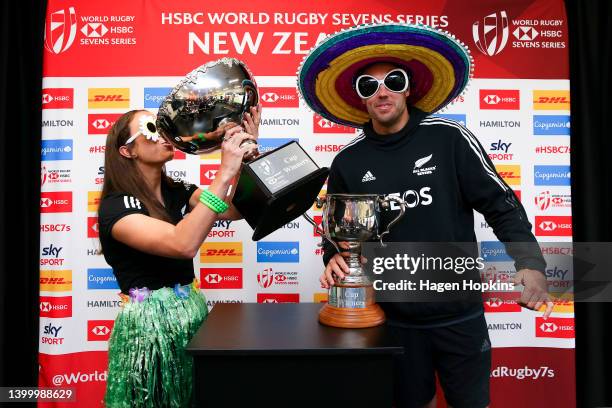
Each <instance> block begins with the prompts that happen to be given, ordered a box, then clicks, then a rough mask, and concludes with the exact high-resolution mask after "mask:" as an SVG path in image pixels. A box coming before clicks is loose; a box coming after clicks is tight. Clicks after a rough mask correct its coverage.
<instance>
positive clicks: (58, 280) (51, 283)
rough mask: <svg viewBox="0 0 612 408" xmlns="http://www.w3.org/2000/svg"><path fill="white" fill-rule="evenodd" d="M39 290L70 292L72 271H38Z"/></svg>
mask: <svg viewBox="0 0 612 408" xmlns="http://www.w3.org/2000/svg"><path fill="white" fill-rule="evenodd" d="M40 290H41V291H46V292H68V291H71V290H72V271H71V270H63V271H40Z"/></svg>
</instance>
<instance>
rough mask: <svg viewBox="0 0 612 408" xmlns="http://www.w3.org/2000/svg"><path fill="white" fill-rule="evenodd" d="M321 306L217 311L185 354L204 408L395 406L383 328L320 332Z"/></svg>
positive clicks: (219, 307) (391, 350) (220, 307)
mask: <svg viewBox="0 0 612 408" xmlns="http://www.w3.org/2000/svg"><path fill="white" fill-rule="evenodd" d="M320 308H321V304H316V303H314V304H313V303H295V304H293V303H284V304H283V303H281V304H247V303H245V304H239V303H218V304H216V305H215V307H214V309H213V310H212V312H211V313H210V315H209V316H208V319H207V320H206V322H204V324H203V325H202V327H200V329H199V330H198V332H197V333H196V334H195V336H194V338H193V339H192V340H191V342H190V343H189V344H188V346H187V352H188V353H190V354H191V355H193V357H194V394H195V404H196V406H198V407H214V408H217V407H223V408H225V407H328V406H330V407H332V406H333V407H338V408H340V407H351V408H355V407H375V408H385V407H391V405H392V394H393V354H395V353H401V352H402V348H401V347H397V346H394V345H392V344H390V343H389V341H388V340H387V337H386V335H385V326H380V327H375V328H369V329H337V328H333V327H327V326H323V325H321V324H319V322H318V320H317V317H318V312H319V309H320Z"/></svg>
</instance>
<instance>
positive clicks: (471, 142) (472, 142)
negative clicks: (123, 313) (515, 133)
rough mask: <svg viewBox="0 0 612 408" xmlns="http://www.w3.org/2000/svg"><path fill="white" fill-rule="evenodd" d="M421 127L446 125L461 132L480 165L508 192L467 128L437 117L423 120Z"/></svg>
mask: <svg viewBox="0 0 612 408" xmlns="http://www.w3.org/2000/svg"><path fill="white" fill-rule="evenodd" d="M420 125H424V126H430V125H445V126H450V127H454V128H456V129H457V130H459V132H460V133H461V136H463V138H464V139H465V140H466V141H467V142H468V144H469V146H470V148H471V149H472V150H473V151H474V154H476V156H477V157H478V159H479V160H480V163H481V164H482V167H483V168H484V170H485V171H486V172H487V174H488V175H489V176H490V177H491V178H492V179H493V180H494V181H495V182H496V183H497V184H499V186H500V187H501V188H502V190H504V191H507V190H508V187H506V184H505V183H504V182H503V180H501V179H500V178H499V176H498V175H497V172H496V171H495V169H493V168H491V166H490V165H489V163H488V162H487V160H486V159H485V156H484V154H485V153H484V152H483V150H482V149H481V147H480V145H479V144H478V141H477V140H476V136H474V135H473V134H472V132H470V131H469V130H468V129H467V128H466V127H464V126H463V125H461V124H460V123H459V122H455V121H453V120H448V119H444V118H437V117H428V118H425V119H423V120H422V121H421V123H420Z"/></svg>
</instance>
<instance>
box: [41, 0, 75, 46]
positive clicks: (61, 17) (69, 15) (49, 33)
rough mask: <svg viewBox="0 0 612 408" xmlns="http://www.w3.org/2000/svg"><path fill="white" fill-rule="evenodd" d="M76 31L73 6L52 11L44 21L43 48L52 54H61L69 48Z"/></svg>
mask: <svg viewBox="0 0 612 408" xmlns="http://www.w3.org/2000/svg"><path fill="white" fill-rule="evenodd" d="M76 32H77V16H76V11H75V10H74V7H69V8H68V9H62V10H57V11H54V12H53V13H51V14H49V16H48V17H47V21H46V22H45V48H46V49H47V51H49V52H50V53H52V54H61V53H62V52H65V51H66V50H68V48H70V46H71V45H72V43H73V42H74V39H75V38H76Z"/></svg>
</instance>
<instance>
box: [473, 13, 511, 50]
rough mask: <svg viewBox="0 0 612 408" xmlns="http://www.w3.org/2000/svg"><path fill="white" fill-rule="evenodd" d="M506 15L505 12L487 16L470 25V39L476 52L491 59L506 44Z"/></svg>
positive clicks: (507, 32) (507, 30)
mask: <svg viewBox="0 0 612 408" xmlns="http://www.w3.org/2000/svg"><path fill="white" fill-rule="evenodd" d="M508 34H509V29H508V15H507V14H506V12H505V11H499V12H497V13H493V14H489V15H487V16H485V17H484V18H483V19H482V21H475V22H474V24H472V38H473V40H474V44H475V45H476V48H478V51H480V52H481V53H483V54H485V55H488V56H489V57H492V56H494V55H497V54H499V53H500V52H502V51H503V50H504V48H505V47H506V44H507V43H508Z"/></svg>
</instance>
